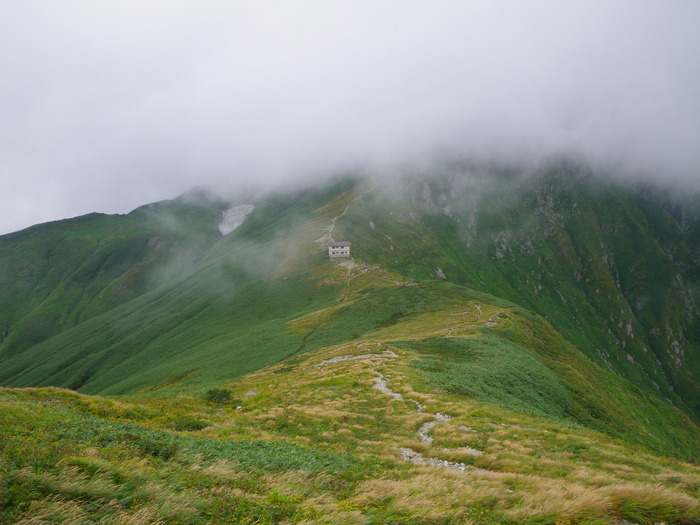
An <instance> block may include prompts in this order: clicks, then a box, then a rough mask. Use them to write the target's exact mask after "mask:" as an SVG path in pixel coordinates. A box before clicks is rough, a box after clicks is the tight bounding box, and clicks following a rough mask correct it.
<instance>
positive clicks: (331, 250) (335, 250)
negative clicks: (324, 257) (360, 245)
mask: <svg viewBox="0 0 700 525" xmlns="http://www.w3.org/2000/svg"><path fill="white" fill-rule="evenodd" d="M350 244H352V243H351V242H350V241H338V242H329V243H328V256H329V257H330V258H331V259H333V258H335V257H350Z"/></svg>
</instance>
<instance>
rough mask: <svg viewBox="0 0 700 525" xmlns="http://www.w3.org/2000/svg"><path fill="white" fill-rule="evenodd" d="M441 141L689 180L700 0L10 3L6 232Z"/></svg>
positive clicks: (699, 143) (4, 89)
mask: <svg viewBox="0 0 700 525" xmlns="http://www.w3.org/2000/svg"><path fill="white" fill-rule="evenodd" d="M445 149H448V150H451V151H454V152H457V153H459V154H460V155H464V156H467V157H474V158H477V159H479V158H489V157H495V158H503V159H506V160H509V161H512V160H515V159H523V160H524V161H527V162H532V161H538V160H540V159H544V158H546V157H548V156H550V155H554V154H558V153H571V154H577V155H583V156H585V158H587V159H589V160H590V162H591V163H592V164H593V165H595V166H598V167H604V168H605V169H609V170H610V171H612V172H615V173H624V174H626V175H628V176H637V177H649V178H655V179H658V180H665V181H674V182H676V183H679V184H695V185H696V186H697V185H698V181H700V2H698V1H696V0H688V1H685V2H683V1H649V2H646V1H640V0H634V1H615V0H603V1H591V0H586V1H583V0H582V1H580V2H561V1H542V2H537V1H534V2H522V1H512V2H508V1H501V2H499V1H483V2H479V1H461V2H451V1H440V0H437V1H425V0H421V1H418V0H416V1H413V0H399V1H376V0H373V1H361V0H348V1H337V2H334V1H332V0H323V1H321V0H318V1H315V2H311V1H303V0H302V1H300V0H295V1H279V2H274V1H268V2H265V1H259V0H256V1H250V2H246V1H233V0H232V1H220V2H214V1H202V0H197V1H188V2H182V1H174V0H167V1H166V0H164V1H148V0H143V1H123V0H122V1H119V2H117V1H114V2H110V1H107V0H103V1H92V0H89V1H88V0H86V1H62V0H52V1H43V0H42V1H35V0H5V1H2V2H1V3H0V183H1V184H2V191H1V192H0V206H1V208H0V209H1V210H2V211H1V213H0V233H7V232H10V231H14V230H17V229H20V228H24V227H26V226H29V225H32V224H35V223H38V222H44V221H48V220H55V219H60V218H64V217H70V216H75V215H80V214H83V213H87V212H90V211H101V212H107V213H115V212H119V213H124V212H127V211H129V210H131V209H132V208H134V207H136V206H138V205H141V204H144V203H147V202H152V201H155V200H161V199H166V198H172V197H174V196H176V195H178V194H180V193H182V192H183V191H185V190H187V189H189V188H190V187H192V186H195V185H198V184H212V183H221V182H222V181H227V182H228V183H229V184H231V185H235V184H237V183H239V182H243V181H250V180H255V181H265V182H267V183H270V184H273V183H275V182H278V181H281V180H304V179H308V178H312V177H315V176H318V175H319V174H322V173H325V172H331V171H334V170H337V169H341V168H343V167H344V166H346V165H351V166H368V167H369V168H370V170H375V171H381V170H383V169H386V170H389V169H390V168H391V166H392V165H393V164H394V163H406V162H411V161H412V160H414V159H415V160H419V159H420V158H422V157H423V156H425V155H430V154H431V153H433V152H434V151H436V150H445ZM630 174H631V175H630Z"/></svg>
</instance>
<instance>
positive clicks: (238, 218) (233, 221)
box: [219, 204, 255, 235]
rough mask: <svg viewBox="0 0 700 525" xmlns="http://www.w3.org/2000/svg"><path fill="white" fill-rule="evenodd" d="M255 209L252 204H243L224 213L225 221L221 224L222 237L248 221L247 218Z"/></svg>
mask: <svg viewBox="0 0 700 525" xmlns="http://www.w3.org/2000/svg"><path fill="white" fill-rule="evenodd" d="M254 209H255V206H253V205H252V204H241V205H240V206H234V207H233V208H229V209H228V210H224V211H223V220H222V221H221V222H220V223H219V231H220V232H221V235H228V234H229V233H231V232H232V231H234V230H235V229H237V228H238V227H239V226H241V224H243V223H244V222H245V220H246V217H248V215H250V214H251V212H252V211H253V210H254Z"/></svg>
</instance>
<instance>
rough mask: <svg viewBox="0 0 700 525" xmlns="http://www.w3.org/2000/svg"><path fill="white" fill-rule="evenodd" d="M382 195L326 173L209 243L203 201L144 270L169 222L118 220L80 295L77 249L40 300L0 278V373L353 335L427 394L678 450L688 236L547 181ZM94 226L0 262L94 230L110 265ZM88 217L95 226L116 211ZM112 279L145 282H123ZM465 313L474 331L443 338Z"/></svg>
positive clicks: (148, 378)
mask: <svg viewBox="0 0 700 525" xmlns="http://www.w3.org/2000/svg"><path fill="white" fill-rule="evenodd" d="M395 184H396V186H395V187H394V188H393V190H394V191H386V189H385V188H383V187H381V186H375V185H373V184H372V183H371V182H370V181H365V182H360V181H357V180H352V179H345V180H341V181H336V182H334V183H332V184H328V185H326V186H324V187H322V188H316V189H314V190H304V191H296V192H287V193H285V194H279V195H275V196H269V197H266V198H262V199H259V200H257V201H256V202H255V203H254V204H255V206H256V208H255V211H254V212H253V213H252V214H251V215H250V216H249V218H248V220H247V221H246V222H245V223H244V224H243V226H241V227H240V228H239V229H237V230H236V231H235V232H233V233H232V234H230V235H228V236H225V237H221V236H220V235H219V233H218V231H216V220H215V219H218V218H219V217H220V216H221V215H220V211H221V209H223V207H225V205H223V204H215V205H212V206H210V207H207V206H206V205H205V206H203V207H202V205H201V202H199V203H198V204H197V207H196V209H195V208H192V207H191V206H190V205H188V206H190V207H186V210H190V211H191V212H192V213H193V214H194V217H198V218H197V220H194V221H193V220H187V221H185V224H186V226H187V227H186V228H182V225H183V222H180V223H179V226H178V227H179V228H180V230H184V231H185V233H186V235H184V234H183V235H184V236H181V237H177V236H175V235H174V234H173V239H176V240H179V242H180V244H179V245H177V244H173V248H172V250H171V251H169V252H168V253H169V254H170V255H169V256H168V257H162V258H161V257H154V258H153V259H149V258H148V257H149V255H148V253H149V252H148V250H147V249H146V248H149V246H148V244H149V241H148V240H149V239H152V238H153V236H158V235H166V233H167V232H173V231H176V230H177V228H173V227H172V226H169V225H168V224H170V223H164V222H163V221H162V220H161V221H160V222H159V223H158V222H147V223H146V224H145V225H144V222H143V215H144V214H145V215H146V216H148V217H151V216H152V212H153V210H149V209H148V208H146V209H145V210H138V211H137V212H135V213H134V214H132V215H133V217H132V215H129V216H126V218H119V220H120V221H134V222H133V223H131V222H127V223H125V224H127V226H124V230H123V231H125V232H126V233H125V234H124V236H126V237H128V238H130V239H131V238H133V239H136V240H135V241H134V243H135V245H136V246H138V247H139V250H134V254H136V255H134V256H133V258H132V259H128V258H127V259H126V262H125V263H124V264H123V265H122V266H119V265H115V266H114V268H116V270H114V272H113V273H110V272H111V271H112V270H111V268H112V266H110V265H108V264H106V263H105V264H103V265H101V266H99V265H98V266H97V267H98V268H104V269H103V270H102V271H96V272H94V274H93V275H96V276H97V277H95V278H94V279H92V280H91V279H87V281H85V283H86V284H85V285H84V286H83V288H81V287H80V286H79V283H81V282H83V281H80V280H78V279H73V278H72V276H74V275H75V274H76V271H77V270H75V268H80V267H81V265H82V264H86V263H85V262H81V261H83V260H84V261H89V260H90V256H89V255H87V254H85V255H83V256H82V259H81V255H80V254H78V255H75V257H71V258H67V259H68V260H70V261H71V265H72V266H70V265H67V266H66V267H65V268H64V267H62V266H59V269H60V272H58V270H57V272H58V273H57V275H59V276H63V277H61V278H56V279H55V280H56V282H58V283H59V284H52V286H53V287H52V288H51V287H47V288H50V290H51V293H49V294H48V298H45V297H44V295H45V294H43V293H42V294H34V293H33V292H29V290H30V288H31V287H32V286H35V287H39V288H40V286H39V285H40V284H41V281H40V280H38V279H34V281H28V282H27V283H24V284H22V285H21V286H24V288H21V287H20V285H17V286H15V285H14V284H13V281H12V279H6V284H7V285H8V287H9V288H8V289H11V290H12V291H11V293H10V294H8V296H7V297H10V298H12V297H21V296H22V294H26V295H27V300H26V301H25V302H24V303H23V302H22V301H19V300H18V304H21V305H22V308H21V309H15V308H12V304H13V303H12V300H10V299H8V300H6V302H5V303H4V304H5V306H4V310H3V311H5V312H6V314H5V318H4V321H3V322H5V323H6V326H8V327H9V333H10V335H9V336H8V338H7V340H6V341H4V342H3V344H2V346H0V352H1V355H2V356H3V358H4V361H3V362H2V368H1V369H0V382H2V384H4V385H11V386H62V387H68V388H72V389H77V390H79V391H81V392H85V393H92V394H127V393H134V392H139V391H140V392H158V393H165V392H167V393H168V394H171V395H172V394H175V393H178V392H180V393H186V392H197V391H202V390H204V389H206V388H210V387H212V386H216V385H220V384H221V383H223V382H227V381H232V380H234V379H237V378H242V377H244V376H245V375H247V374H250V373H252V372H254V371H256V370H259V369H261V368H263V367H267V366H270V365H272V364H274V363H278V362H280V361H284V362H285V363H287V365H286V366H289V367H293V366H294V363H296V362H297V361H296V360H297V359H298V358H300V356H301V355H303V354H304V353H305V352H310V351H314V350H319V349H322V348H328V347H333V346H335V345H339V344H344V343H349V342H353V341H354V342H356V343H358V344H359V342H361V341H364V340H366V339H368V338H370V339H372V340H376V341H378V342H379V343H380V344H381V343H390V344H392V345H395V346H396V347H397V348H399V349H401V350H402V351H405V352H413V353H415V354H417V355H422V356H423V357H422V359H421V361H420V362H421V363H422V364H421V365H420V366H422V367H424V369H425V372H426V374H427V376H428V377H430V378H432V379H431V380H432V381H433V382H434V383H435V384H436V385H440V387H441V388H442V389H444V390H445V391H447V392H452V393H454V394H458V395H462V396H468V397H469V398H473V399H477V400H481V401H484V402H489V403H494V404H497V405H500V406H502V407H505V408H508V409H511V410H515V411H518V412H521V413H528V414H533V415H536V416H539V417H546V418H551V419H552V420H556V421H562V422H563V421H569V422H574V423H576V424H580V425H585V426H587V427H589V428H593V429H597V430H600V431H603V432H606V433H608V434H610V435H613V436H616V437H620V438H624V439H626V440H627V441H629V442H633V443H637V444H640V445H644V446H646V447H649V448H651V449H653V450H655V451H658V452H661V453H663V454H667V455H672V456H676V457H683V458H688V459H693V460H697V459H698V458H699V457H700V438H698V437H697V436H698V435H700V433H699V432H697V430H698V427H697V424H696V423H694V422H692V421H691V419H689V416H690V417H693V418H697V413H696V412H695V411H694V409H695V407H696V405H697V389H698V386H697V379H696V378H697V373H698V366H699V365H698V351H697V350H698V340H697V334H696V333H695V332H696V327H697V318H698V309H697V291H698V287H697V286H698V273H697V259H696V258H695V255H694V254H696V253H697V249H696V247H694V246H693V244H692V242H693V236H692V234H689V233H688V232H692V231H694V230H693V229H692V228H690V229H688V228H686V229H683V228H681V227H680V225H679V223H678V221H677V220H676V219H674V217H673V216H672V215H671V214H670V213H668V212H667V211H666V209H665V208H663V207H661V206H659V205H657V204H654V203H653V202H652V201H650V200H648V199H646V198H644V197H642V196H640V195H639V194H637V193H634V192H632V191H630V190H629V189H625V188H622V187H619V186H614V185H611V184H609V183H606V182H603V181H599V180H594V179H591V178H585V177H581V176H580V175H577V174H575V173H569V172H567V171H566V170H559V171H557V172H556V173H554V172H550V173H544V174H541V175H539V176H528V177H523V176H521V175H518V174H513V173H495V174H494V173H492V172H488V173H483V174H479V173H476V174H475V173H473V172H455V171H454V170H452V171H451V172H450V173H448V175H445V176H440V177H432V178H412V179H408V180H406V179H404V180H401V181H396V183H395ZM504 189H508V190H509V191H504ZM163 206H165V209H166V210H168V208H169V206H170V205H161V206H160V207H161V208H162V207H163ZM157 208H158V207H157ZM168 213H170V214H172V213H171V212H170V211H169V212H168ZM175 215H177V214H175ZM95 220H96V219H95V218H91V217H88V218H86V219H85V220H84V221H85V226H84V229H81V228H82V227H81V228H78V227H76V226H77V225H79V224H81V223H80V221H78V222H75V223H66V226H68V228H66V232H69V233H70V234H69V233H66V232H63V233H61V234H57V235H54V234H52V233H51V234H46V235H45V237H42V235H44V234H43V232H42V228H39V229H38V230H37V231H31V230H30V231H27V232H21V233H22V235H23V236H20V237H19V238H15V237H12V236H9V238H8V236H6V238H4V239H3V242H5V243H6V246H7V247H8V253H12V252H13V250H16V247H17V246H19V247H24V246H26V245H28V244H27V243H30V241H32V242H36V243H39V241H37V239H39V240H42V239H51V240H52V242H55V245H54V246H55V248H54V250H59V253H62V251H61V250H64V249H68V248H69V247H70V246H71V243H70V242H69V241H70V236H71V235H72V236H74V237H79V238H81V239H82V241H81V242H82V243H83V244H84V243H85V242H86V241H85V239H89V238H90V237H91V236H94V237H95V238H99V242H101V243H103V245H104V247H105V248H104V250H106V253H112V252H114V253H123V252H124V251H123V250H121V249H118V247H119V246H121V245H120V242H122V237H119V236H117V237H113V236H110V235H113V234H112V233H111V232H112V230H110V227H108V226H105V225H103V226H101V228H102V229H99V228H97V227H96V226H95V225H94V221H95ZM101 220H103V221H106V223H108V224H112V226H111V227H112V228H114V226H113V223H112V221H113V220H116V219H113V218H102V219H101ZM139 221H141V222H139ZM60 226H61V225H60V224H58V225H52V226H51V227H53V228H59V230H60ZM168 228H170V229H168ZM61 231H63V230H61ZM15 235H17V234H15ZM331 238H335V239H349V240H351V241H352V243H353V248H352V250H353V254H354V261H348V262H347V263H338V262H330V261H328V259H327V255H326V252H325V246H326V244H327V242H328V241H329V240H330V239H331ZM20 241H21V242H20ZM192 241H194V244H195V246H196V249H194V250H193V249H192ZM42 242H48V241H42ZM39 244H40V243H39ZM81 246H82V245H81ZM144 246H145V248H144ZM110 250H111V251H110ZM126 252H127V253H131V252H129V251H128V250H127V251H126ZM18 253H21V252H18ZM182 253H185V254H193V253H194V254H195V255H189V256H187V257H183V256H182V255H181V254H182ZM22 260H24V259H22V258H21V257H17V261H18V262H14V263H13V264H14V265H15V266H14V267H13V270H12V272H11V273H12V275H15V276H16V275H19V274H20V273H21V267H20V262H19V261H22ZM60 260H62V259H60ZM100 260H102V259H100ZM107 260H110V259H109V258H108V259H107ZM151 260H153V261H155V262H153V263H152V264H150V263H149V262H148V261H151ZM139 261H142V262H139ZM46 265H47V266H46V267H47V268H49V267H52V266H51V265H49V263H46ZM88 267H89V265H88ZM135 268H138V269H139V270H138V271H135V270H134V269H135ZM141 269H142V270H141ZM141 272H142V273H141ZM49 273H50V272H49ZM133 273H136V274H139V275H142V276H143V280H142V282H143V283H145V284H144V285H140V286H137V285H129V283H132V284H133V283H135V282H138V281H137V280H135V281H127V278H126V276H127V275H131V274H133ZM77 275H81V274H80V273H79V272H78V274H77ZM112 275H114V276H115V277H114V278H112V279H111V280H109V279H107V278H105V280H104V282H103V281H100V278H101V276H108V277H109V276H112ZM164 276H165V277H164ZM69 277H70V278H69ZM445 281H446V282H445ZM51 282H52V283H53V281H51ZM37 283H38V284H37ZM66 283H69V284H70V286H71V287H72V288H70V289H75V290H76V292H75V294H74V295H71V294H70V293H66V290H68V289H69V287H68V285H67V284H66ZM76 283H78V284H76ZM105 283H107V284H105ZM117 284H118V285H120V286H117ZM122 285H123V289H124V290H125V291H124V292H123V295H120V296H118V297H119V299H118V300H115V301H114V303H112V304H109V305H107V306H109V307H107V306H105V305H106V303H105V302H102V303H100V302H99V301H98V302H97V303H94V301H95V300H96V299H94V298H96V297H99V296H100V295H99V294H100V293H103V292H98V293H95V294H94V295H90V294H88V292H87V290H88V289H90V290H93V288H90V286H93V287H94V289H95V290H98V291H99V290H102V291H104V290H109V289H111V288H110V286H112V287H113V288H118V289H122ZM477 290H478V291H477ZM78 292H80V293H78ZM76 297H77V298H83V297H88V299H89V300H85V299H76ZM42 298H43V299H42ZM39 299H42V300H39ZM52 301H53V302H52ZM56 304H59V305H62V307H63V308H64V309H65V311H66V312H68V313H69V314H70V315H66V316H64V319H69V321H67V322H65V321H64V322H61V317H58V313H57V309H56V307H55V305H56ZM94 304H98V305H102V306H101V307H100V308H101V310H100V308H98V307H96V306H95V307H94V309H93V307H92V306H91V305H94ZM44 311H49V312H51V313H52V314H53V315H54V317H53V318H50V319H51V320H52V323H49V326H50V327H51V330H49V331H47V332H43V333H42V335H41V337H38V338H36V339H32V338H31V337H30V336H29V335H27V334H34V333H39V332H35V331H34V327H39V328H41V326H42V324H41V323H42V322H44V319H45V317H42V315H43V314H44ZM18 312H19V313H18ZM460 312H469V314H464V316H462V317H460V315H462V314H461V313H460ZM476 312H479V315H478V320H477V321H478V322H477V325H478V330H476V331H474V329H472V330H471V331H469V330H467V334H466V336H465V335H464V333H463V332H464V326H465V323H466V324H469V323H470V322H471V323H474V319H473V318H471V317H470V316H475V315H477V314H476ZM465 316H466V317H465ZM500 316H504V317H502V318H501V317H500ZM540 316H542V317H540ZM426 322H427V323H429V324H430V326H431V329H430V330H427V332H426V328H425V326H423V323H426ZM17 334H19V335H17ZM669 403H670V404H669Z"/></svg>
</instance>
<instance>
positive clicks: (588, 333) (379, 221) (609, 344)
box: [338, 169, 700, 417]
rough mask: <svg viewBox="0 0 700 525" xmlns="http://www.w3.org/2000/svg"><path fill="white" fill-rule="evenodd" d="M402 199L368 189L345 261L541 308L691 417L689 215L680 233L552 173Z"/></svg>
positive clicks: (696, 357)
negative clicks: (357, 257)
mask: <svg viewBox="0 0 700 525" xmlns="http://www.w3.org/2000/svg"><path fill="white" fill-rule="evenodd" d="M399 191H400V192H403V195H404V199H403V200H399V199H396V198H392V197H391V196H388V194H387V193H383V192H370V193H368V194H367V195H365V196H364V197H363V199H362V201H361V202H359V203H358V205H357V206H356V207H355V208H354V213H352V214H348V215H346V216H345V217H343V218H342V219H341V220H340V221H339V223H338V227H339V228H340V231H341V232H343V233H344V234H345V235H347V236H350V235H352V234H353V233H354V234H355V237H356V239H357V240H356V252H360V253H363V255H364V256H365V257H366V258H367V259H369V260H371V261H374V262H375V263H377V264H381V265H384V266H385V267H388V268H393V269H395V270H397V271H400V272H402V273H406V274H407V275H411V276H414V277H415V278H418V279H426V278H437V277H438V276H444V277H446V278H447V279H448V280H449V281H450V282H453V283H457V284H464V285H468V286H471V287H473V288H476V289H481V290H484V291H487V292H489V293H491V294H493V295H495V296H498V297H502V298H505V299H508V300H510V301H512V302H514V303H516V304H518V305H520V306H523V307H525V308H527V309H529V310H532V311H535V312H538V313H539V314H541V315H543V316H545V317H546V318H547V319H548V320H550V322H552V324H553V325H554V326H555V327H556V328H557V329H558V330H560V331H561V332H562V333H563V334H564V335H565V336H566V337H567V339H569V341H571V342H572V343H573V344H574V345H575V346H576V347H577V348H579V349H581V350H582V351H584V352H585V353H586V354H587V355H588V356H589V357H591V359H593V360H594V361H595V362H597V363H599V364H601V365H603V366H605V367H606V368H607V369H608V370H610V371H614V372H615V373H617V374H620V375H622V376H623V377H626V378H628V379H630V380H631V381H633V382H634V383H635V384H636V385H637V386H639V387H640V388H643V389H644V390H645V391H647V392H649V393H650V394H652V395H660V396H661V397H663V398H666V399H668V400H669V401H670V402H672V403H673V404H675V405H677V406H679V407H682V408H683V409H684V410H686V411H688V412H689V413H693V414H694V415H695V417H697V416H699V415H700V412H699V411H698V409H699V407H700V405H699V404H698V403H699V402H700V390H698V381H697V378H698V377H700V339H699V338H698V326H699V323H700V314H699V312H700V310H699V309H698V294H699V292H700V288H699V284H700V270H699V269H700V265H699V264H698V262H699V261H700V258H698V255H697V254H698V243H697V241H698V240H697V238H696V237H697V235H696V234H693V232H694V231H695V229H697V218H696V219H695V222H692V221H688V223H686V224H685V225H684V226H681V224H680V223H679V222H678V220H676V219H675V218H674V217H673V215H672V214H671V213H670V212H669V210H667V209H666V208H664V207H662V206H660V205H658V204H656V203H654V202H653V201H651V200H649V199H647V198H645V197H643V196H642V195H640V194H638V193H635V192H634V191H631V190H630V189H629V188H625V187H622V186H618V185H614V184H612V183H610V182H606V181H603V180H596V179H593V178H591V177H583V176H581V175H578V174H576V173H571V172H568V171H567V170H561V169H560V170H558V171H556V172H550V173H545V174H543V175H539V176H534V177H533V176H530V177H522V175H520V174H518V175H514V174H508V173H502V174H500V175H498V176H496V177H494V176H493V174H492V173H487V174H483V173H478V172H476V173H474V172H469V171H467V173H458V174H457V175H454V174H450V175H448V176H443V177H434V178H432V179H429V180H427V181H426V180H425V179H424V178H421V179H418V180H413V181H412V180H409V181H408V182H404V184H403V186H402V187H401V188H399V189H398V190H397V192H399ZM397 192H395V194H396V193H397ZM407 202H408V203H410V205H407ZM357 232H361V234H360V235H359V236H358V235H357ZM365 254H366V255H365ZM438 269H439V270H440V271H439V272H438V271H437V270H438Z"/></svg>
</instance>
